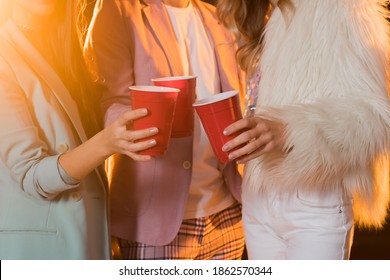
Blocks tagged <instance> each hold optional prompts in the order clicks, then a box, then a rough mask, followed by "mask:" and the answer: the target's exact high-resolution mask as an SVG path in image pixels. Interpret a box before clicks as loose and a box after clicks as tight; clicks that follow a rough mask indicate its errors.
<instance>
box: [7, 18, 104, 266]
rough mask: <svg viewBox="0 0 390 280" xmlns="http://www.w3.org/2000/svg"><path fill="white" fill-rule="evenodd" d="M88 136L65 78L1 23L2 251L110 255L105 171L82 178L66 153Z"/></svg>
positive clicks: (25, 255)
mask: <svg viewBox="0 0 390 280" xmlns="http://www.w3.org/2000/svg"><path fill="white" fill-rule="evenodd" d="M85 140H86V136H85V132H84V130H83V127H82V125H81V122H80V117H79V114H78V111H77V106H76V104H75V102H74V101H73V99H72V98H71V96H70V94H69V92H68V91H67V89H66V88H65V86H64V85H63V83H62V81H61V80H60V78H59V77H58V76H57V74H56V73H55V72H54V70H53V69H52V68H51V67H50V65H49V64H48V63H47V62H46V61H45V60H44V58H43V57H42V56H41V55H40V53H39V52H38V51H37V50H36V49H35V48H34V47H33V45H32V44H31V43H30V42H29V41H28V40H27V38H26V37H25V36H24V34H23V33H22V32H21V31H20V30H19V29H18V28H17V26H16V25H15V24H14V23H13V22H12V21H8V22H5V23H3V24H1V25H0V259H108V258H109V257H110V242H109V236H110V234H109V227H108V213H107V190H106V187H105V186H106V184H105V178H104V176H103V175H101V173H100V172H99V171H98V170H95V172H92V173H91V174H90V175H89V176H87V178H86V179H84V180H83V181H82V182H81V183H80V184H78V185H68V184H66V183H65V182H64V181H63V179H62V177H61V175H60V173H59V170H58V166H57V159H58V156H59V155H60V154H61V153H64V152H66V151H67V150H68V149H72V148H74V147H76V146H77V145H79V144H80V143H82V142H84V141H85Z"/></svg>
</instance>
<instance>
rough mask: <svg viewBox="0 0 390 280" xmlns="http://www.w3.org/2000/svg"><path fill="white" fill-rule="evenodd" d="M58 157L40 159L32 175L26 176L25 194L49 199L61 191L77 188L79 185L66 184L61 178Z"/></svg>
mask: <svg viewBox="0 0 390 280" xmlns="http://www.w3.org/2000/svg"><path fill="white" fill-rule="evenodd" d="M59 156H60V155H56V156H49V157H46V158H44V159H42V160H41V161H40V162H39V164H37V166H36V168H35V170H34V172H32V175H30V176H26V178H25V182H24V186H25V190H26V191H27V192H29V193H31V194H33V195H35V196H37V195H36V194H37V193H38V194H39V195H40V196H41V197H45V198H48V199H51V198H54V197H55V196H57V195H58V194H59V193H61V192H63V191H66V190H69V189H73V188H75V187H78V186H79V183H77V184H67V183H66V182H65V181H64V179H63V178H62V177H61V173H60V171H59V168H58V157H59Z"/></svg>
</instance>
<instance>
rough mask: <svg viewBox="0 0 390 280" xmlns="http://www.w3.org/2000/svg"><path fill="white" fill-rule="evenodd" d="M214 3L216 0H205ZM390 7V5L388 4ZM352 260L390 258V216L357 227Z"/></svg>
mask: <svg viewBox="0 0 390 280" xmlns="http://www.w3.org/2000/svg"><path fill="white" fill-rule="evenodd" d="M95 2H96V0H88V6H87V10H86V16H87V17H88V18H90V17H91V16H92V12H93V6H94V4H95ZM204 2H209V3H211V4H214V3H215V2H216V0H205V1H204ZM388 8H390V5H389V6H388ZM351 259H352V260H390V217H388V219H387V223H386V225H385V226H384V228H383V229H381V230H367V229H355V236H354V241H353V245H352V251H351Z"/></svg>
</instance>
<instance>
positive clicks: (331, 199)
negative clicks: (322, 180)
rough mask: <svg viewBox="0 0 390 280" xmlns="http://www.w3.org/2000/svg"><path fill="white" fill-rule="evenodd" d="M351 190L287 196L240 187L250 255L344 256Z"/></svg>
mask: <svg viewBox="0 0 390 280" xmlns="http://www.w3.org/2000/svg"><path fill="white" fill-rule="evenodd" d="M352 205H353V202H352V199H351V197H350V195H348V194H345V193H342V192H341V191H340V192H339V193H332V194H319V193H310V194H309V193H304V192H301V191H297V192H296V193H294V194H293V195H290V196H277V195H276V194H270V193H264V192H263V193H257V194H254V193H253V192H250V191H247V190H245V188H244V190H243V223H244V232H245V239H246V244H247V250H248V258H249V259H255V260H256V259H268V260H277V259H279V260H283V259H296V260H309V259H315V260H326V259H333V260H341V259H348V258H349V255H350V250H351V246H352V239H353V224H354V223H353V209H352Z"/></svg>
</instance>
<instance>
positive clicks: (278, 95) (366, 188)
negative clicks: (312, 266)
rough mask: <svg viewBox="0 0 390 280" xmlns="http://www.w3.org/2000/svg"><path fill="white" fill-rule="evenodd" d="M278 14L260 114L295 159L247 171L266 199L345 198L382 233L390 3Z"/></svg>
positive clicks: (262, 160)
mask: <svg viewBox="0 0 390 280" xmlns="http://www.w3.org/2000/svg"><path fill="white" fill-rule="evenodd" d="M292 2H293V3H294V6H295V11H294V13H293V14H289V15H287V17H286V16H282V14H281V12H280V10H279V9H278V8H276V9H275V11H274V12H273V14H272V16H271V18H270V20H269V22H268V25H267V27H266V31H265V37H264V51H263V54H262V58H261V62H260V72H261V81H260V86H259V97H258V103H257V109H256V112H257V114H260V115H264V116H266V117H268V118H275V119H280V120H282V121H283V122H285V123H286V126H287V135H286V137H287V143H286V148H289V147H293V149H292V150H291V152H290V153H289V154H287V155H286V154H277V153H272V154H267V155H266V156H261V157H259V158H257V159H255V160H252V161H251V162H249V163H248V165H247V166H246V172H245V178H244V180H245V183H244V187H247V188H249V190H254V191H260V190H263V191H264V190H267V189H270V188H271V189H275V188H277V189H278V190H279V191H281V192H286V191H289V192H291V193H292V192H293V191H294V190H296V189H297V188H308V189H309V190H310V191H316V192H317V191H331V190H332V188H343V189H344V190H346V191H348V192H350V193H351V194H352V195H353V198H354V210H355V216H356V221H357V223H358V224H360V225H365V226H380V225H381V224H382V223H383V221H384V219H385V217H386V212H387V207H388V201H389V169H388V167H389V154H388V151H389V143H390V135H389V134H390V105H389V98H388V93H387V79H388V78H387V74H388V73H387V72H388V67H389V64H388V62H389V56H388V52H389V48H390V45H389V25H388V23H387V21H386V18H385V13H386V9H385V8H384V7H383V5H384V3H385V1H383V0H292Z"/></svg>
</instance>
